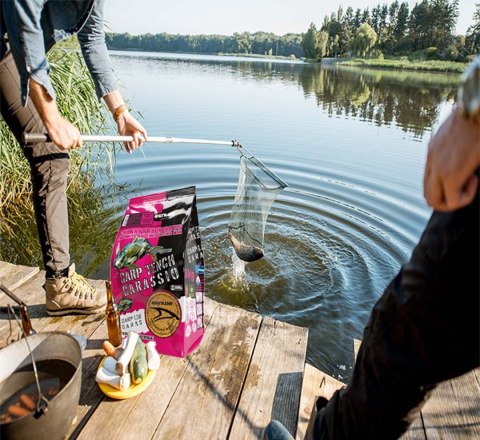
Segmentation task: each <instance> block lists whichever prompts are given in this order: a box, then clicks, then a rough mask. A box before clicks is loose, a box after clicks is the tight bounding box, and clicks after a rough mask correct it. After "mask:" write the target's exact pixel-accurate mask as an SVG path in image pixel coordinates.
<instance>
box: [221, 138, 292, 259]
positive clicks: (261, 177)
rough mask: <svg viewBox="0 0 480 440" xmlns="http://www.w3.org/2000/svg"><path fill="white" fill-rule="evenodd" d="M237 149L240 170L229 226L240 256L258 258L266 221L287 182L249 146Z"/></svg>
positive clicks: (262, 243)
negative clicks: (250, 150)
mask: <svg viewBox="0 0 480 440" xmlns="http://www.w3.org/2000/svg"><path fill="white" fill-rule="evenodd" d="M238 151H239V153H240V174H239V179H238V185H237V192H236V194H235V201H234V204H233V208H232V212H231V214H230V222H229V225H228V230H229V233H230V239H231V241H232V244H233V247H234V249H235V252H236V254H237V256H238V257H239V258H240V259H241V260H244V261H255V260H258V259H259V258H262V257H263V255H264V235H265V225H266V222H267V217H268V215H269V213H270V210H271V207H272V204H273V202H274V201H275V199H276V198H277V195H278V193H279V192H280V191H282V189H284V188H285V187H287V186H288V185H287V184H286V183H285V182H284V181H283V180H282V179H280V178H279V177H278V176H277V175H276V174H275V173H274V172H273V171H271V170H269V169H268V168H267V167H266V166H265V165H264V164H263V163H262V162H260V161H259V160H258V159H257V158H256V157H254V156H253V155H252V154H251V153H250V152H248V150H246V149H245V148H243V147H241V148H238ZM244 153H248V156H247V155H245V154H244ZM232 237H233V238H232Z"/></svg>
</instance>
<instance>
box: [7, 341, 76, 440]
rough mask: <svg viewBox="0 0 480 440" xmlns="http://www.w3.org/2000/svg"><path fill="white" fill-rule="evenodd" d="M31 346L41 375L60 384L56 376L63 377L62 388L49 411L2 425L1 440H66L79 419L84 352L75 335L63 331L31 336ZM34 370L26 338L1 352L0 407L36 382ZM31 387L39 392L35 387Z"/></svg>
mask: <svg viewBox="0 0 480 440" xmlns="http://www.w3.org/2000/svg"><path fill="white" fill-rule="evenodd" d="M28 343H29V345H30V349H31V350H32V353H33V357H34V359H35V362H36V363H37V368H38V367H39V366H40V370H41V371H40V373H39V375H40V376H41V377H54V379H52V380H57V381H59V380H58V379H56V376H59V377H61V378H62V383H63V388H61V389H60V391H59V392H58V394H56V395H55V396H54V397H51V398H49V397H47V399H48V404H47V410H46V411H45V412H44V413H36V414H35V413H31V414H29V415H25V416H23V417H20V418H18V419H15V420H13V421H11V422H9V423H2V424H0V439H1V440H7V439H15V440H22V439H26V440H27V439H29V440H30V439H39V440H42V439H45V440H55V439H63V438H64V437H65V435H66V434H67V431H68V429H69V427H70V426H71V424H72V422H73V420H74V418H75V416H76V412H77V407H78V402H79V399H80V390H81V382H82V350H81V348H80V345H79V343H78V342H77V340H76V339H75V338H74V337H73V336H71V335H69V334H68V333H62V332H45V333H39V334H36V335H33V336H28ZM60 367H61V368H60ZM49 370H50V371H49ZM59 370H61V371H60V372H59ZM32 371H33V368H32V360H31V356H30V351H29V349H28V346H27V343H26V341H25V339H20V340H18V341H16V342H14V343H12V344H10V345H8V346H7V347H5V348H3V349H2V350H0V406H2V405H3V404H5V403H7V402H8V400H9V399H10V398H11V397H12V396H13V395H14V394H15V393H17V392H18V391H19V390H21V389H23V388H24V387H26V386H27V385H29V384H32V383H34V382H35V378H34V375H33V373H32ZM32 387H34V391H35V393H36V389H37V388H36V386H33V385H32ZM42 394H44V395H47V394H48V391H47V390H43V389H42Z"/></svg>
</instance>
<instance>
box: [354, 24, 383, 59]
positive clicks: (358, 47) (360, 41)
mask: <svg viewBox="0 0 480 440" xmlns="http://www.w3.org/2000/svg"><path fill="white" fill-rule="evenodd" d="M376 42H377V33H376V32H375V31H374V30H373V28H372V27H371V26H370V25H369V24H368V23H363V24H362V25H361V26H360V27H359V28H358V29H357V31H356V32H355V38H354V40H353V42H352V46H351V49H352V53H353V54H354V55H355V56H357V57H361V58H366V57H367V56H369V55H370V54H371V53H372V52H373V49H374V48H375V43H376Z"/></svg>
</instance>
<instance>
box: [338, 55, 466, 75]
mask: <svg viewBox="0 0 480 440" xmlns="http://www.w3.org/2000/svg"><path fill="white" fill-rule="evenodd" d="M336 63H337V64H339V65H341V66H356V67H370V68H374V69H375V68H376V69H396V70H415V71H427V72H447V73H462V72H463V71H464V70H465V68H466V66H467V63H460V62H457V61H441V60H412V59H409V58H407V57H401V58H394V59H380V58H372V59H363V58H353V59H348V60H342V59H339V60H338V61H336Z"/></svg>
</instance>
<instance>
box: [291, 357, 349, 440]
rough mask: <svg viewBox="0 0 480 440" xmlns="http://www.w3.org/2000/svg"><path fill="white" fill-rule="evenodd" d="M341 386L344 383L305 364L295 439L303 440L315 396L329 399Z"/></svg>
mask: <svg viewBox="0 0 480 440" xmlns="http://www.w3.org/2000/svg"><path fill="white" fill-rule="evenodd" d="M343 386H345V384H344V383H342V382H340V381H338V380H336V379H334V378H333V377H331V376H329V375H328V374H325V373H323V372H322V371H320V370H317V369H316V368H315V367H314V366H312V365H310V364H309V363H306V364H305V371H304V374H303V384H302V397H301V399H300V409H299V413H298V426H297V435H296V437H295V438H296V440H303V439H304V438H305V434H306V432H307V428H308V423H309V421H310V417H311V415H312V411H313V406H314V404H315V401H316V399H317V397H325V398H326V399H328V400H330V399H331V397H332V396H333V394H334V393H335V391H337V390H339V389H341V388H342V387H343Z"/></svg>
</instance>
